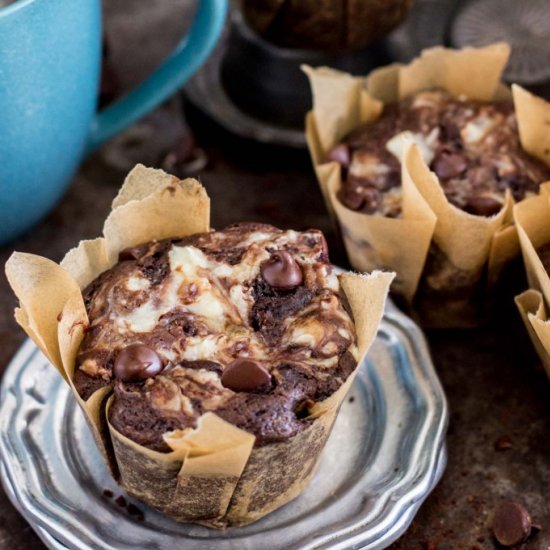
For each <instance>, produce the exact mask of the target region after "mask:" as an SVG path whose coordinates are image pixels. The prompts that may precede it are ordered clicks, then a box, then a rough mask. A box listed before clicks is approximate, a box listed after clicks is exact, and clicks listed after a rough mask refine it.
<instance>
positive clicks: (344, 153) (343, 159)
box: [327, 143, 351, 168]
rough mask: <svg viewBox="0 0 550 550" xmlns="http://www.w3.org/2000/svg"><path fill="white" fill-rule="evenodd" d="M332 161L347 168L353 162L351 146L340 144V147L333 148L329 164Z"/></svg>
mask: <svg viewBox="0 0 550 550" xmlns="http://www.w3.org/2000/svg"><path fill="white" fill-rule="evenodd" d="M331 161H333V162H337V163H339V164H341V165H342V166H345V167H346V168H347V167H348V166H349V163H350V161H351V154H350V150H349V146H348V145H347V144H345V143H340V145H337V146H336V147H333V148H332V149H331V150H330V151H329V152H328V155H327V162H331Z"/></svg>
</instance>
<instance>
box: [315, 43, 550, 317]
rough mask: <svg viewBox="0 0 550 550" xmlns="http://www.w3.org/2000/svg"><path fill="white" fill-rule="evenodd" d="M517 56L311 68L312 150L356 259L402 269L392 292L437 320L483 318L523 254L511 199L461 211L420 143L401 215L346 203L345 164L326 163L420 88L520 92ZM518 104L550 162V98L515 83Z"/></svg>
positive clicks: (410, 162) (491, 49)
mask: <svg viewBox="0 0 550 550" xmlns="http://www.w3.org/2000/svg"><path fill="white" fill-rule="evenodd" d="M509 53H510V48H509V46H508V45H507V44H504V43H498V44H493V45H490V46H486V47H483V48H465V49H463V50H450V49H445V48H441V47H437V48H432V49H429V50H425V51H424V52H422V55H421V56H420V57H419V58H417V59H415V60H414V61H412V62H411V63H410V64H408V65H400V64H394V65H390V66H387V67H383V68H380V69H377V70H374V71H372V72H371V73H370V74H369V76H368V77H366V78H361V77H352V76H350V75H347V74H345V73H342V72H338V71H335V70H332V69H327V68H326V67H321V68H315V69H313V68H311V67H304V70H305V72H306V74H307V76H308V77H309V80H310V84H311V89H312V94H313V109H312V111H310V112H309V113H308V115H307V117H306V136H307V141H308V146H309V150H310V154H311V157H312V160H313V163H314V166H315V171H316V174H317V178H318V180H319V184H320V187H321V190H322V192H323V197H324V198H325V202H326V204H327V209H328V211H329V213H330V214H331V216H332V218H333V219H336V220H337V221H338V225H339V229H340V232H341V234H342V238H343V241H344V244H345V246H346V250H347V253H348V256H349V260H350V263H351V264H352V266H354V267H355V268H356V269H360V270H367V271H368V270H372V269H376V268H381V267H383V268H388V269H391V270H392V271H395V272H396V274H397V277H396V282H395V284H394V285H393V287H392V290H393V291H394V292H395V293H396V294H398V295H399V296H401V297H402V298H404V299H405V301H406V302H408V303H409V304H413V307H414V308H416V310H417V311H418V312H421V320H422V321H423V322H424V324H425V325H428V326H475V325H476V324H478V323H479V321H480V318H481V315H482V310H483V309H484V306H485V304H486V302H487V301H488V298H489V297H490V295H491V291H492V288H493V286H494V283H495V282H496V281H497V280H498V278H499V275H500V274H501V271H502V269H503V267H504V266H505V265H506V264H507V263H508V262H509V261H510V260H511V259H512V258H514V257H516V256H517V255H518V253H519V243H518V237H517V232H516V230H515V228H514V226H513V216H512V207H513V199H512V198H511V197H510V196H507V197H506V202H505V205H504V206H503V208H502V210H501V211H500V212H499V213H498V214H497V215H495V216H493V217H491V218H485V217H482V216H473V215H471V214H468V213H466V212H464V211H462V210H460V209H457V208H456V207H454V206H453V205H451V204H450V203H449V202H448V200H447V199H446V197H445V195H444V193H443V192H442V190H441V187H440V185H439V182H438V180H437V177H436V176H435V174H433V173H431V172H430V171H429V169H428V167H427V166H426V164H425V163H424V161H423V159H422V158H421V157H420V155H419V154H418V151H414V149H415V146H412V147H410V148H409V150H408V151H407V152H406V155H405V158H404V161H403V163H402V188H403V214H402V217H401V218H398V219H396V218H384V217H382V216H377V215H367V214H362V213H358V212H354V211H352V210H350V209H348V208H347V207H345V206H344V205H343V204H342V203H341V202H340V201H339V199H338V193H339V191H340V189H341V187H342V179H341V173H340V167H339V165H338V164H337V163H334V162H333V163H325V158H326V154H327V152H328V151H329V150H330V149H331V148H332V147H333V146H334V145H336V144H337V143H338V142H339V141H341V139H342V138H343V137H344V136H345V135H346V134H348V133H349V132H350V131H351V130H353V129H354V128H356V127H358V126H359V125H361V124H364V123H366V122H371V121H374V120H376V119H377V118H378V117H379V116H380V114H381V112H382V109H383V105H386V104H388V103H391V102H394V101H398V100H400V99H403V98H405V97H407V96H408V95H410V94H412V93H415V92H418V91H421V90H429V89H433V88H442V89H445V90H446V91H447V92H449V93H450V94H453V95H464V96H466V97H468V98H471V99H476V100H486V101H489V100H500V99H505V98H508V99H509V98H511V97H512V94H511V93H510V90H509V89H508V88H507V87H506V86H505V85H504V84H503V83H502V82H500V78H501V73H502V70H503V68H504V66H505V65H506V62H507V60H508V57H509ZM513 101H514V105H515V109H516V114H517V119H518V126H519V130H520V140H521V143H522V146H523V147H524V149H525V150H526V151H527V152H529V153H530V154H533V155H534V156H536V157H538V158H539V159H541V160H543V161H544V162H546V164H548V165H549V166H550V144H549V142H550V137H549V135H550V134H549V133H548V132H546V126H545V125H544V124H542V121H543V120H550V104H549V103H547V102H545V101H544V100H542V99H540V98H537V97H536V96H533V95H532V94H529V93H528V92H526V91H525V90H523V89H522V88H520V87H519V86H514V87H513ZM413 189H414V190H415V192H413ZM454 285H456V289H454V288H453V286H454ZM455 290H456V292H455V296H453V291H455ZM474 301H475V303H473V302H474ZM434 307H435V308H436V309H437V311H434ZM433 314H435V315H433Z"/></svg>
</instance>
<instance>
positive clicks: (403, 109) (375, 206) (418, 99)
mask: <svg viewBox="0 0 550 550" xmlns="http://www.w3.org/2000/svg"><path fill="white" fill-rule="evenodd" d="M411 141H413V142H415V143H416V144H417V145H418V147H419V149H420V152H421V154H422V156H423V158H424V160H425V161H426V163H427V164H428V166H429V167H430V169H431V170H432V171H434V172H435V173H436V174H437V176H438V178H439V181H440V182H441V186H442V188H443V191H444V192H445V195H446V196H447V199H448V200H449V202H450V203H452V204H453V205H455V206H457V207H458V208H460V209H462V210H465V211H466V212H469V213H471V214H476V215H482V216H491V215H493V214H496V213H497V212H498V211H499V210H500V209H501V207H502V205H503V204H504V197H505V192H506V190H507V189H509V190H510V191H511V193H512V196H513V197H514V199H515V200H516V201H520V200H522V199H524V198H525V197H527V196H529V195H532V194H535V193H536V192H537V191H538V186H539V184H540V183H542V182H543V181H545V180H548V179H550V170H549V169H548V167H547V166H545V165H544V164H543V163H541V162H540V161H538V160H537V159H534V158H532V157H530V156H529V155H528V154H527V153H526V152H525V151H524V150H523V149H522V147H521V143H520V140H519V134H518V128H517V122H516V116H515V113H514V107H513V103H512V102H511V101H510V102H509V101H504V102H492V103H487V102H479V101H471V100H468V99H466V98H464V97H458V98H456V97H454V96H451V95H450V94H448V93H447V92H444V91H441V90H435V91H424V92H419V93H417V94H415V95H412V96H410V97H408V98H406V99H404V100H402V101H400V102H398V103H393V104H390V105H388V106H386V107H385V109H384V112H383V114H382V116H381V117H380V118H379V119H378V120H377V121H375V122H374V123H370V124H366V125H364V126H361V127H359V128H358V129H356V130H355V131H353V132H352V133H351V134H350V135H349V136H347V137H346V138H345V140H344V141H343V142H342V143H341V144H339V145H337V146H336V147H335V148H334V149H333V150H332V151H330V152H329V154H328V156H327V160H336V161H338V162H339V163H340V164H341V165H342V167H343V185H342V189H341V192H340V196H339V199H340V200H341V202H342V203H343V204H344V205H345V206H347V207H348V208H350V209H352V210H357V211H361V212H365V213H367V214H380V215H382V216H387V217H399V216H400V215H401V168H400V161H401V160H402V157H403V155H404V153H405V150H406V145H407V144H408V143H409V142H411Z"/></svg>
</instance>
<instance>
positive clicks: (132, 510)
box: [127, 502, 145, 521]
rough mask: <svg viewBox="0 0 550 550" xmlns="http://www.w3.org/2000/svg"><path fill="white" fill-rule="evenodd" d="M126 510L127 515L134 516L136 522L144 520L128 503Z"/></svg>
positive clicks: (136, 508) (139, 511) (133, 505)
mask: <svg viewBox="0 0 550 550" xmlns="http://www.w3.org/2000/svg"><path fill="white" fill-rule="evenodd" d="M127 510H128V513H129V514H130V515H131V516H134V517H135V518H136V519H137V520H138V521H143V520H144V519H145V516H144V515H143V512H142V511H141V510H140V509H139V508H138V507H137V506H136V505H135V504H132V503H131V502H130V503H128V507H127Z"/></svg>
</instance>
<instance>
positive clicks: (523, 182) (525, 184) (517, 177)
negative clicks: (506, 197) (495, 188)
mask: <svg viewBox="0 0 550 550" xmlns="http://www.w3.org/2000/svg"><path fill="white" fill-rule="evenodd" d="M499 183H500V187H504V188H505V189H506V188H507V189H510V191H511V192H512V196H513V197H514V200H516V201H521V200H523V199H524V198H525V193H526V192H527V191H531V192H536V191H537V190H538V185H537V183H536V182H535V181H533V180H532V179H531V178H530V177H529V176H527V175H523V174H510V175H507V176H504V177H503V178H501V180H500V182H499Z"/></svg>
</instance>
